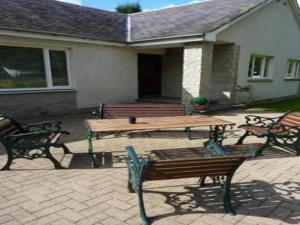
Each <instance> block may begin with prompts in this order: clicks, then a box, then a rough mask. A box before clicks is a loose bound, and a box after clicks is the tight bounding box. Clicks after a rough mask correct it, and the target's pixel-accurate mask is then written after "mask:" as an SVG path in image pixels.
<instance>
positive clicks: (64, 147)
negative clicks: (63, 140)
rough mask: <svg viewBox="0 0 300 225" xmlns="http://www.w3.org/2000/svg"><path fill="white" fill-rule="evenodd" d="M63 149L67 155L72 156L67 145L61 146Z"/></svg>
mask: <svg viewBox="0 0 300 225" xmlns="http://www.w3.org/2000/svg"><path fill="white" fill-rule="evenodd" d="M61 147H62V148H63V150H64V153H65V154H72V152H71V151H70V149H69V148H68V147H67V146H66V145H65V144H61Z"/></svg>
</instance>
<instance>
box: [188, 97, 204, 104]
mask: <svg viewBox="0 0 300 225" xmlns="http://www.w3.org/2000/svg"><path fill="white" fill-rule="evenodd" d="M191 104H192V105H207V104H208V100H207V98H205V97H202V96H199V97H194V98H193V99H192V101H191Z"/></svg>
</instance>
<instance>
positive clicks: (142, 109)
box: [98, 104, 188, 119]
mask: <svg viewBox="0 0 300 225" xmlns="http://www.w3.org/2000/svg"><path fill="white" fill-rule="evenodd" d="M187 114H188V110H187V106H186V105H183V104H102V105H101V106H100V108H99V113H98V118H99V119H121V118H127V117H129V116H134V117H155V116H185V115H187Z"/></svg>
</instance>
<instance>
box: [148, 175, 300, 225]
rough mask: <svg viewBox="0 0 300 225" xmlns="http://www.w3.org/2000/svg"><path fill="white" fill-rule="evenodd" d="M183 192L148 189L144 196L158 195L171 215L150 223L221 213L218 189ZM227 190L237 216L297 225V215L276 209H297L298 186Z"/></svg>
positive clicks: (257, 183)
mask: <svg viewBox="0 0 300 225" xmlns="http://www.w3.org/2000/svg"><path fill="white" fill-rule="evenodd" d="M184 189H185V190H186V191H183V192H163V191H155V190H152V188H148V189H147V190H144V192H145V193H148V194H154V195H162V196H163V197H164V198H165V204H168V205H169V206H172V208H173V209H174V211H173V212H169V213H165V214H160V215H158V216H154V217H150V219H151V220H152V221H155V220H161V219H163V218H167V217H171V216H178V215H187V214H207V213H211V214H214V213H221V214H222V213H224V208H223V199H222V189H221V188H220V187H218V186H217V187H216V186H214V185H213V184H207V185H206V186H204V187H202V188H200V187H198V186H185V187H184ZM231 190H232V191H231V193H232V203H233V206H234V208H235V209H236V214H237V215H249V216H255V217H265V218H272V219H276V220H282V221H284V222H285V223H289V224H300V212H299V213H298V214H297V213H296V214H297V215H296V214H294V215H292V216H290V215H289V214H290V213H287V214H286V215H284V213H283V212H282V211H280V209H279V208H278V206H279V205H282V204H288V205H289V206H291V207H292V206H294V207H295V209H297V208H299V205H300V199H296V198H295V197H294V196H295V195H297V196H299V195H300V183H299V182H286V183H275V184H273V185H270V184H268V183H266V182H264V181H259V180H255V181H252V182H244V183H237V184H232V188H231ZM153 197H154V196H153ZM146 208H147V202H146ZM277 208H278V209H277ZM276 209H277V210H276ZM295 212H297V210H295ZM289 216H290V217H289Z"/></svg>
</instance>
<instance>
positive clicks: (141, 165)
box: [126, 146, 151, 191]
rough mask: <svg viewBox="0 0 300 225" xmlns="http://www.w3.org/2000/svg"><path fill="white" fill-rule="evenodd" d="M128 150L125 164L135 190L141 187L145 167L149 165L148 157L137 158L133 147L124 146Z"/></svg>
mask: <svg viewBox="0 0 300 225" xmlns="http://www.w3.org/2000/svg"><path fill="white" fill-rule="evenodd" d="M126 150H127V152H128V159H127V166H128V172H129V180H130V183H131V185H132V188H133V189H134V190H135V191H138V189H139V188H140V187H141V184H142V182H143V179H144V175H145V172H146V169H147V168H148V167H149V166H150V165H151V160H150V158H142V159H139V158H138V157H137V155H136V152H135V150H134V148H133V147H131V146H129V147H126Z"/></svg>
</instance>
